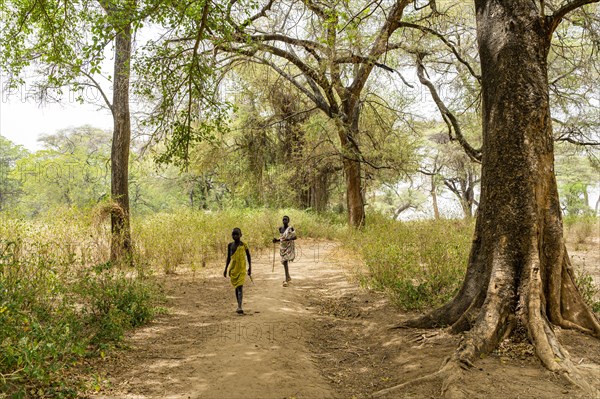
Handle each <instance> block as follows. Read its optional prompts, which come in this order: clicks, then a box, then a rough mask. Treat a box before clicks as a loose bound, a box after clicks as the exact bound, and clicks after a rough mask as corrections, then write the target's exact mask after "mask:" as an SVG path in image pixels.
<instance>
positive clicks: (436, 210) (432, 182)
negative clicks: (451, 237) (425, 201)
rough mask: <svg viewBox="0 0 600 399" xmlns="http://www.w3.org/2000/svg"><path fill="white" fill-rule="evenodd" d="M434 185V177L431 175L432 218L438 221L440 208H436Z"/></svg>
mask: <svg viewBox="0 0 600 399" xmlns="http://www.w3.org/2000/svg"><path fill="white" fill-rule="evenodd" d="M436 189H437V187H436V185H435V176H434V175H431V191H430V192H431V201H432V202H433V217H434V218H435V220H439V219H440V208H439V207H438V200H437V192H436Z"/></svg>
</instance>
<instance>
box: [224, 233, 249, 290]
mask: <svg viewBox="0 0 600 399" xmlns="http://www.w3.org/2000/svg"><path fill="white" fill-rule="evenodd" d="M247 249H248V246H247V245H246V244H245V243H243V242H240V245H238V247H237V249H236V250H235V253H234V254H232V255H231V261H230V262H229V278H230V279H231V284H232V285H233V286H234V287H235V288H237V287H240V286H242V285H244V281H246V250H247Z"/></svg>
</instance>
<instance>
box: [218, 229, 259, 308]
mask: <svg viewBox="0 0 600 399" xmlns="http://www.w3.org/2000/svg"><path fill="white" fill-rule="evenodd" d="M231 237H232V238H233V242H230V243H229V245H227V263H225V271H224V272H223V277H227V268H228V267H229V265H230V264H231V267H230V268H229V278H230V279H231V284H232V285H233V286H234V287H235V298H236V299H237V303H238V308H237V310H236V312H237V313H238V314H244V311H243V310H242V297H243V291H242V290H243V288H244V281H245V280H246V257H248V276H252V259H251V258H250V250H249V249H248V245H246V243H244V242H242V241H241V240H240V239H241V238H242V231H241V230H240V229H239V228H237V227H236V228H235V229H233V231H232V233H231Z"/></svg>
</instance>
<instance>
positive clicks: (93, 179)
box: [12, 126, 111, 215]
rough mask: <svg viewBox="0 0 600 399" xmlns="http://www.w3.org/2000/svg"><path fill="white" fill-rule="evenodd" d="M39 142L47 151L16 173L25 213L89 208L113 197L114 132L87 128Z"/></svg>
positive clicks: (23, 163) (22, 162)
mask: <svg viewBox="0 0 600 399" xmlns="http://www.w3.org/2000/svg"><path fill="white" fill-rule="evenodd" d="M39 141H40V143H41V144H42V146H43V149H41V150H38V151H36V152H34V153H31V154H29V155H28V156H26V157H24V158H22V159H20V160H19V161H18V162H17V165H16V168H15V169H14V170H13V172H12V177H13V178H14V179H18V180H19V181H20V183H21V185H22V189H23V196H22V198H21V201H20V202H21V203H20V209H21V212H22V213H24V214H29V215H36V214H39V213H42V212H44V211H47V210H49V209H52V208H53V207H55V206H59V205H66V206H73V207H78V208H89V207H91V206H94V205H96V204H97V203H98V202H99V201H101V200H102V199H104V198H106V197H107V196H108V195H109V192H110V170H109V165H110V146H111V134H110V133H108V132H105V131H103V130H100V129H95V128H92V127H90V126H83V127H80V128H72V129H66V130H61V131H59V132H57V133H55V134H50V135H44V136H42V137H41V138H40V139H39Z"/></svg>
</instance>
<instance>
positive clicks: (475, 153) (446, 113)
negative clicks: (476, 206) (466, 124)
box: [417, 54, 481, 162]
mask: <svg viewBox="0 0 600 399" xmlns="http://www.w3.org/2000/svg"><path fill="white" fill-rule="evenodd" d="M417 76H418V77H419V81H420V82H421V84H423V85H425V86H426V87H427V88H428V89H429V92H430V93H431V97H432V98H433V101H434V102H435V105H436V106H437V107H438V109H439V111H440V113H441V114H442V117H443V118H444V120H445V121H446V118H447V121H446V123H448V122H449V123H450V125H451V126H452V128H453V130H454V134H455V135H456V140H458V142H459V143H460V145H461V146H462V147H463V149H464V150H465V152H466V153H467V155H468V156H469V158H471V159H472V160H474V161H477V162H481V150H477V149H475V148H473V147H472V146H471V145H470V144H469V143H468V142H467V140H466V139H465V138H464V136H463V134H462V129H461V128H460V123H459V122H458V120H457V119H456V117H455V116H454V114H453V113H452V112H451V111H450V110H449V109H448V108H446V105H445V104H444V102H443V101H442V99H441V98H440V96H439V94H438V92H437V90H436V88H435V86H434V85H433V83H432V82H431V81H430V80H429V79H427V78H426V77H425V66H424V65H423V54H418V55H417ZM450 139H453V137H450Z"/></svg>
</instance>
